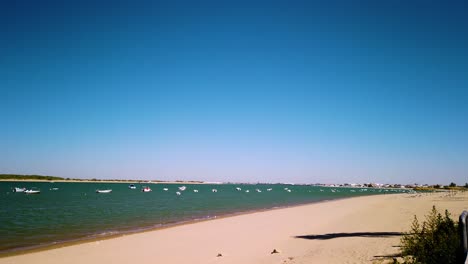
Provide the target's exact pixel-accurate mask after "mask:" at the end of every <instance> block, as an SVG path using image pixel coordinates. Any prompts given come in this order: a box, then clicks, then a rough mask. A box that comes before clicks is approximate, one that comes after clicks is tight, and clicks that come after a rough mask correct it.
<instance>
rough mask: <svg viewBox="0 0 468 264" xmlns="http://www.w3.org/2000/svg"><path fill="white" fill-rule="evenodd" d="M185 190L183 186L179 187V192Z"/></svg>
mask: <svg viewBox="0 0 468 264" xmlns="http://www.w3.org/2000/svg"><path fill="white" fill-rule="evenodd" d="M185 189H187V187H185V186H180V187H179V190H181V191H185Z"/></svg>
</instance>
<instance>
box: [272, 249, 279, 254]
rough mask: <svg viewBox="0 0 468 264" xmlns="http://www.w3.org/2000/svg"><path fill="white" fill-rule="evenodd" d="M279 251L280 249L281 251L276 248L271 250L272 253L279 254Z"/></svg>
mask: <svg viewBox="0 0 468 264" xmlns="http://www.w3.org/2000/svg"><path fill="white" fill-rule="evenodd" d="M278 253H280V251H279V250H276V248H275V249H273V251H272V252H271V254H278Z"/></svg>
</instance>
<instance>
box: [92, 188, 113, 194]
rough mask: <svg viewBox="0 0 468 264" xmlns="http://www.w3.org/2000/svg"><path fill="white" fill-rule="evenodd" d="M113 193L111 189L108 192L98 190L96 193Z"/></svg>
mask: <svg viewBox="0 0 468 264" xmlns="http://www.w3.org/2000/svg"><path fill="white" fill-rule="evenodd" d="M110 192H112V190H111V189H108V190H96V193H110Z"/></svg>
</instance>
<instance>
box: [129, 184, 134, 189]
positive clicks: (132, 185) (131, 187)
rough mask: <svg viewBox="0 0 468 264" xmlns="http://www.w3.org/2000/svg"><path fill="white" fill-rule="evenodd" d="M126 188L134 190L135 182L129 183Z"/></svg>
mask: <svg viewBox="0 0 468 264" xmlns="http://www.w3.org/2000/svg"><path fill="white" fill-rule="evenodd" d="M128 188H129V189H132V190H134V189H136V186H135V184H130V185H129V186H128Z"/></svg>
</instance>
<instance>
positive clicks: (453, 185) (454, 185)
mask: <svg viewBox="0 0 468 264" xmlns="http://www.w3.org/2000/svg"><path fill="white" fill-rule="evenodd" d="M449 187H457V184H456V183H454V182H451V183H450V185H449Z"/></svg>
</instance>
